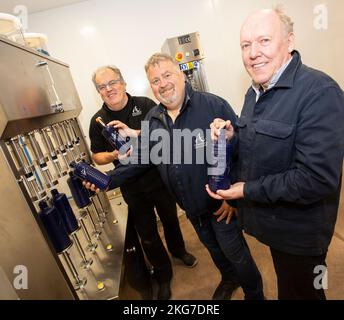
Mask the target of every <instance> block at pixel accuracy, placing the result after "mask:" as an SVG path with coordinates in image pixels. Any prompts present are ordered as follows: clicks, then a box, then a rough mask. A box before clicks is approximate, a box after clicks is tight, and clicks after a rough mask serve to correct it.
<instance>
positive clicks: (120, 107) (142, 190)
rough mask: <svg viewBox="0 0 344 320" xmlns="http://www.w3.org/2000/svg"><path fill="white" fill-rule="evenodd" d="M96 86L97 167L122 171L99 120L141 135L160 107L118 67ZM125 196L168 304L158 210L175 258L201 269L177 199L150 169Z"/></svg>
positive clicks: (104, 71) (168, 270) (96, 79)
mask: <svg viewBox="0 0 344 320" xmlns="http://www.w3.org/2000/svg"><path fill="white" fill-rule="evenodd" d="M92 81H93V83H94V85H95V87H96V89H97V91H98V93H99V94H100V96H101V98H102V100H103V101H104V103H103V105H102V107H101V109H100V110H99V111H97V112H96V114H95V115H94V116H93V117H92V119H91V123H90V130H89V136H90V140H91V151H92V158H93V160H94V162H95V163H96V164H98V165H103V164H108V163H111V162H113V164H114V165H115V166H117V165H118V163H119V161H118V156H119V151H118V150H114V148H113V147H112V146H111V145H110V144H109V142H108V141H107V140H106V139H105V138H104V137H103V135H102V133H101V131H102V128H101V127H100V126H99V125H98V124H97V122H96V118H97V117H102V119H103V121H104V122H105V123H108V122H110V121H112V122H113V123H115V124H117V125H121V126H122V127H125V128H127V129H131V130H132V131H133V130H136V133H137V134H139V133H140V129H141V121H142V120H143V119H144V117H145V116H146V114H147V113H148V112H149V111H150V110H151V108H153V107H154V106H155V105H156V104H155V102H154V101H152V100H151V99H149V98H147V97H136V96H131V95H130V94H128V93H127V92H126V83H125V81H124V79H123V77H122V74H121V72H120V70H119V69H118V68H116V67H114V66H105V67H101V68H99V69H98V70H96V71H95V72H94V74H93V77H92ZM121 192H122V195H123V198H124V200H125V201H126V203H127V204H128V210H129V215H128V216H129V217H128V218H129V223H130V222H133V224H134V226H135V229H136V231H137V233H138V234H139V236H140V239H141V244H142V247H143V249H144V252H145V254H146V256H147V258H148V261H149V262H150V263H151V265H152V266H153V267H154V275H155V277H156V279H157V282H158V285H159V290H158V299H159V300H166V299H169V297H170V295H171V289H170V281H171V278H172V266H171V262H170V259H169V256H168V253H167V251H166V249H165V247H164V245H163V243H162V240H161V238H160V236H159V233H158V229H157V223H156V216H155V212H154V208H156V210H157V213H158V215H159V217H160V220H161V222H162V226H163V229H164V234H165V239H166V244H167V247H168V249H169V251H170V252H171V254H172V256H174V257H175V258H177V259H180V260H181V261H182V262H183V264H184V265H185V266H187V267H194V266H195V265H196V264H197V260H196V258H195V257H194V256H193V255H191V254H190V253H188V252H187V251H186V249H185V245H184V240H183V236H182V233H181V230H180V227H179V221H178V217H177V211H176V203H175V200H174V199H173V197H172V196H171V195H170V194H169V192H168V190H167V189H166V188H165V186H164V184H163V183H162V181H161V179H160V176H159V173H158V171H157V170H156V168H150V170H148V171H147V172H145V174H143V175H142V176H140V177H137V178H136V179H135V181H134V182H127V183H125V184H123V185H122V186H121Z"/></svg>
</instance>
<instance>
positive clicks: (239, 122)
mask: <svg viewBox="0 0 344 320" xmlns="http://www.w3.org/2000/svg"><path fill="white" fill-rule="evenodd" d="M236 125H237V127H239V128H241V129H242V128H245V127H246V126H247V121H246V117H244V116H241V117H240V118H239V119H238V120H237V122H236Z"/></svg>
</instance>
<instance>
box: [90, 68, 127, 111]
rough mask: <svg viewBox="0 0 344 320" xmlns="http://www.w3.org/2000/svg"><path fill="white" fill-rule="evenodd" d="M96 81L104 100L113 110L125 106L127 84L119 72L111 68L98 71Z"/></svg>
mask: <svg viewBox="0 0 344 320" xmlns="http://www.w3.org/2000/svg"><path fill="white" fill-rule="evenodd" d="M95 82H96V85H97V90H98V92H99V94H100V96H101V98H102V100H103V101H104V102H105V103H106V105H107V106H108V107H109V108H110V109H111V110H114V111H118V110H121V109H123V108H124V106H125V105H126V102H127V95H126V84H125V82H124V81H123V80H121V79H120V76H119V75H118V74H116V73H115V72H114V71H113V70H111V69H104V70H102V71H100V72H98V73H97V75H96V77H95Z"/></svg>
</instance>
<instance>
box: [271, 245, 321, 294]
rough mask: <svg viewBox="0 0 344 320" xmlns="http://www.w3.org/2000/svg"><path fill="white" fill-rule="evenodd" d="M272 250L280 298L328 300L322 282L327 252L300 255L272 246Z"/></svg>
mask: <svg viewBox="0 0 344 320" xmlns="http://www.w3.org/2000/svg"><path fill="white" fill-rule="evenodd" d="M270 251H271V255H272V260H273V263H274V267H275V271H276V274H277V285H278V299H279V300H326V296H325V293H324V289H323V286H324V284H325V283H324V282H322V280H323V279H324V277H322V275H324V272H323V271H324V268H325V267H326V263H325V259H326V254H323V255H321V256H298V255H293V254H289V253H285V252H281V251H278V250H275V249H272V248H271V247H270ZM318 266H320V267H318Z"/></svg>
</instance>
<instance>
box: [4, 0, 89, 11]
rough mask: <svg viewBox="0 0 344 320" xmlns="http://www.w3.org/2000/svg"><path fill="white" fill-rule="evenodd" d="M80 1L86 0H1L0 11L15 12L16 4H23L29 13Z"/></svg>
mask: <svg viewBox="0 0 344 320" xmlns="http://www.w3.org/2000/svg"><path fill="white" fill-rule="evenodd" d="M82 1H86V0H49V1H47V0H1V1H0V12H4V13H9V14H15V13H14V8H15V7H16V6H17V5H23V6H25V7H26V8H27V10H28V12H29V13H34V12H38V11H44V10H49V9H52V8H56V7H62V6H67V5H69V4H73V3H77V2H82Z"/></svg>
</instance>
